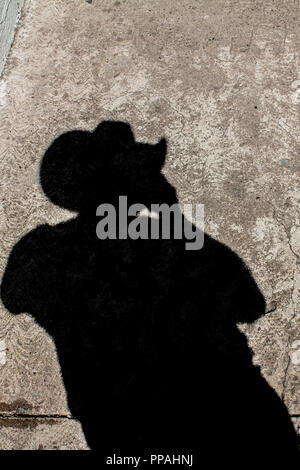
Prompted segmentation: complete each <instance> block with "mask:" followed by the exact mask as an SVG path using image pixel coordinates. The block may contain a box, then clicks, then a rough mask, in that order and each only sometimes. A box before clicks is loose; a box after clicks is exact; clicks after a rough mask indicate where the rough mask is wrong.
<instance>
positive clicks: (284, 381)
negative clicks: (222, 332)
mask: <svg viewBox="0 0 300 470" xmlns="http://www.w3.org/2000/svg"><path fill="white" fill-rule="evenodd" d="M267 203H268V204H269V205H270V206H271V207H272V211H273V217H274V219H275V220H276V222H277V223H278V224H279V225H280V226H281V227H283V230H284V232H285V235H286V238H287V241H288V245H289V249H290V251H291V253H292V255H293V257H294V258H295V267H294V271H293V287H292V289H291V304H292V307H293V315H292V317H291V319H290V321H289V325H291V323H292V321H293V320H294V318H295V317H296V305H295V301H294V292H295V274H296V271H297V262H298V259H299V256H298V255H297V253H295V251H294V249H293V247H292V244H291V229H290V231H288V229H287V228H286V226H285V224H284V223H283V222H282V220H280V219H279V218H278V215H277V212H276V207H275V206H274V205H273V204H272V203H271V202H270V201H267ZM290 340H291V335H289V337H288V341H289V343H290ZM287 354H288V360H287V365H286V367H285V370H284V375H283V382H282V393H281V396H280V398H281V400H282V401H283V402H284V401H285V396H286V386H287V379H288V371H289V367H290V364H291V357H290V355H289V353H288V351H287Z"/></svg>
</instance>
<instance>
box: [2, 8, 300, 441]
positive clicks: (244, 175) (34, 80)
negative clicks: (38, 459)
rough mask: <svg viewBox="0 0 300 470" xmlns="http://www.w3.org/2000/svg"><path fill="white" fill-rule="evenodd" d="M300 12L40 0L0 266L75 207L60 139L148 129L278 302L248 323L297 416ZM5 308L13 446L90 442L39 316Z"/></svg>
mask: <svg viewBox="0 0 300 470" xmlns="http://www.w3.org/2000/svg"><path fill="white" fill-rule="evenodd" d="M299 13H300V8H299V2H298V1H293V0H264V1H256V0H242V1H240V0H211V1H209V2H208V1H206V0H199V1H196V0H186V1H184V2H182V1H180V0H162V1H158V0H145V1H143V2H140V1H138V0H127V1H126V2H125V1H123V0H121V1H115V2H113V1H112V0H94V1H93V2H92V3H88V2H86V1H85V0H69V1H68V2H65V1H64V0H53V1H52V2H48V1H47V0H26V2H25V6H24V11H23V16H22V19H21V23H20V27H19V30H18V33H17V36H16V39H15V42H14V46H13V48H12V50H11V53H10V56H9V59H8V62H7V64H6V68H5V71H4V75H3V77H2V80H1V82H0V105H1V107H0V123H1V125H0V142H1V150H0V151H1V158H0V168H1V182H0V190H1V206H0V223H1V239H0V243H1V260H0V261H1V269H2V270H3V269H4V267H5V263H6V259H7V256H8V254H9V252H10V250H11V248H12V247H13V245H14V244H15V243H16V242H17V241H18V240H19V239H20V238H21V237H22V236H23V235H24V234H25V233H27V232H29V231H30V230H32V229H33V228H35V227H36V225H37V224H40V223H45V222H47V223H50V224H55V223H57V222H58V221H61V220H64V219H66V218H68V217H70V213H67V212H66V211H63V210H62V209H59V208H58V207H56V206H54V205H53V204H51V203H50V202H49V201H48V200H47V199H46V197H45V196H44V195H43V193H42V191H41V189H40V187H39V184H38V169H39V163H40V159H41V157H42V155H43V152H44V150H45V149H46V148H47V146H48V145H49V144H50V142H51V141H52V140H53V139H54V138H55V137H56V136H58V135H59V134H61V133H62V132H63V131H67V130H71V129H75V128H79V129H93V128H94V127H95V126H96V125H97V123H98V122H99V121H100V120H102V119H111V118H113V119H120V120H126V121H128V122H130V124H131V125H132V127H133V129H134V131H135V135H136V138H137V140H140V141H147V142H149V141H150V142H156V141H157V140H158V138H159V137H160V136H162V135H165V136H166V137H167V139H168V142H169V147H168V148H169V153H168V161H167V164H166V166H165V169H164V172H165V174H166V176H167V178H168V179H169V181H170V182H171V183H172V184H173V185H174V186H175V187H176V189H177V192H178V196H179V199H180V202H182V203H184V202H199V203H204V204H205V211H206V215H205V224H206V225H205V229H206V231H207V232H208V233H209V234H210V235H212V236H213V237H214V238H216V239H217V240H219V241H221V242H223V243H225V244H226V245H228V246H230V247H231V248H232V249H233V250H234V251H235V252H236V253H237V254H238V255H239V256H240V257H241V258H242V259H243V260H244V261H245V262H246V263H247V265H248V266H249V267H250V269H251V270H252V272H253V275H254V277H255V279H256V281H257V283H258V286H259V288H260V289H261V291H262V293H263V294H264V296H265V298H266V301H267V304H268V310H269V313H268V314H267V315H265V316H264V317H263V318H261V319H260V320H258V321H257V322H256V323H255V324H252V325H240V328H241V329H242V330H243V331H244V332H245V334H246V335H247V338H248V341H249V346H250V347H251V348H252V349H253V351H254V353H255V356H254V360H255V363H256V364H259V365H260V367H261V370H262V373H263V375H264V377H265V378H266V380H267V381H268V382H269V384H270V385H271V386H272V387H273V388H274V389H275V390H276V392H277V393H278V394H279V395H280V397H281V398H282V400H283V401H284V402H285V404H286V405H287V407H288V409H289V411H290V414H291V415H292V416H293V417H294V423H295V426H296V427H300V422H299V416H300V312H299V307H300V297H299V293H300V269H299V256H300V214H299V203H300V190H299V174H300V164H299V162H298V158H299V152H300V137H299V135H300V119H299V117H300V116H299V104H300V64H299V59H300V47H299V46H300V27H299V26H300V19H299V18H300V16H299ZM0 320H1V322H0V340H1V341H2V343H1V344H2V346H1V350H2V351H3V350H4V349H5V348H7V349H8V350H7V351H4V352H2V353H0V354H1V357H0V367H1V375H0V409H1V411H0V413H1V417H2V418H1V419H2V424H3V425H5V427H3V430H4V431H1V434H0V447H2V448H30V449H32V448H35V449H37V448H39V446H42V447H44V448H84V447H86V445H85V442H84V436H83V435H82V433H81V434H80V432H81V431H80V425H79V423H76V422H75V421H74V420H72V419H69V418H70V415H69V411H68V407H67V403H66V396H65V391H64V387H63V383H62V380H61V378H60V373H59V365H58V363H57V358H56V353H55V347H54V345H53V342H52V341H51V338H49V337H48V336H47V334H46V333H45V332H44V331H43V330H42V329H41V328H40V327H38V326H37V325H36V324H35V323H34V321H33V319H32V318H31V317H30V316H28V315H27V314H26V312H24V314H22V315H20V316H17V317H13V316H11V315H10V314H9V313H8V312H6V311H5V309H4V308H3V307H2V310H1V316H0ZM74 361H76V357H74ZM220 393H222V384H220ZM242 412H243V410H241V413H242ZM26 414H29V415H31V416H35V417H31V418H26V417H25V416H26ZM44 415H46V416H47V418H45V416H44ZM52 415H54V418H55V420H54V418H52V419H53V420H54V421H53V422H54V425H52V426H51V424H53V423H51V422H50V421H49V420H51V417H52ZM22 416H23V417H22ZM20 420H22V425H23V426H25V428H26V430H27V431H26V433H24V431H23V430H22V432H20V428H19V421H20ZM34 420H40V421H38V423H37V424H35V421H34ZM246 422H247V417H246V416H245V425H246ZM33 423H34V425H33Z"/></svg>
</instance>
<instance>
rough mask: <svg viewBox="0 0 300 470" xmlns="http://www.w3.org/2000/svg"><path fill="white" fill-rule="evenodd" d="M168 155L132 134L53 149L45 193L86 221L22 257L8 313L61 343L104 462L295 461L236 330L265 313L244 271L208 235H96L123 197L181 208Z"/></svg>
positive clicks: (112, 127)
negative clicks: (197, 241) (190, 241)
mask: <svg viewBox="0 0 300 470" xmlns="http://www.w3.org/2000/svg"><path fill="white" fill-rule="evenodd" d="M166 153H167V143H166V140H165V139H161V141H160V142H158V143H157V144H154V145H151V144H145V143H138V142H136V141H135V139H134V136H133V133H132V131H131V128H130V125H129V124H127V123H122V122H109V121H104V122H102V123H100V124H99V126H98V127H97V128H96V129H95V130H94V131H93V132H85V131H72V132H67V133H66V134H63V135H61V136H60V137H58V138H57V139H55V141H54V142H53V143H52V144H51V146H50V147H49V149H48V150H47V151H46V153H45V155H44V157H43V160H42V163H41V170H40V181H41V186H42V188H43V191H44V192H45V194H46V195H47V197H48V198H49V199H50V201H52V202H53V203H54V204H56V205H58V206H61V207H64V208H67V209H70V210H73V211H76V212H77V213H78V215H77V216H76V217H74V218H73V219H71V220H69V221H67V222H63V223H60V224H57V225H56V226H49V225H47V224H45V225H40V226H38V227H37V228H36V229H34V230H33V231H31V232H30V233H28V234H27V235H26V236H25V237H23V238H22V239H21V240H20V241H19V242H18V243H17V244H16V245H15V247H14V248H13V250H12V252H11V254H10V256H9V259H8V262H7V267H6V271H5V274H4V277H3V281H2V286H1V298H2V302H3V303H4V305H5V307H6V308H7V309H8V310H9V311H10V312H11V313H14V314H19V313H22V312H28V313H30V314H31V315H32V316H33V317H34V318H35V319H36V321H37V322H38V323H39V324H40V325H41V326H42V327H43V328H44V329H45V330H46V331H47V332H48V333H49V334H50V335H51V336H52V338H53V340H54V342H55V345H56V348H57V354H58V359H59V363H60V367H61V372H62V377H63V380H64V384H65V388H66V392H67V398H68V404H69V408H70V411H71V413H72V415H73V416H74V417H75V418H77V419H79V420H80V422H81V424H82V427H83V431H84V433H85V436H86V439H87V442H88V444H89V446H90V447H91V448H92V449H95V450H99V451H101V452H102V453H103V455H104V454H105V455H108V454H107V453H108V452H110V451H114V452H115V451H120V450H121V449H125V450H126V451H127V452H128V451H129V449H133V448H134V449H139V450H141V449H143V450H145V449H159V450H160V452H161V453H163V451H164V450H166V449H173V450H175V452H177V453H178V452H179V450H180V449H181V450H189V451H191V452H194V454H195V455H200V454H201V455H202V456H203V455H204V454H205V455H210V456H211V458H212V459H214V458H215V459H217V458H218V456H217V455H216V453H215V450H216V449H218V451H219V453H220V454H222V459H223V460H224V461H225V460H226V456H227V457H228V458H229V459H230V458H231V457H232V456H233V453H234V452H235V453H236V452H241V453H242V452H251V453H252V455H257V456H259V455H260V456H261V455H265V456H267V457H268V458H269V457H270V454H271V453H272V455H273V456H277V457H278V456H282V455H285V454H286V453H289V454H297V452H298V442H297V437H296V434H295V432H294V429H293V426H292V423H291V421H290V418H289V415H288V412H287V410H286V408H285V406H284V404H283V403H282V402H281V400H280V399H279V397H278V396H277V394H276V393H275V392H274V390H273V389H272V388H271V387H270V386H269V385H268V384H267V382H266V381H265V380H264V378H263V377H262V375H261V373H260V370H259V368H258V367H254V366H253V365H252V356H253V353H252V351H251V349H250V348H249V346H248V344H247V340H246V337H245V336H244V335H243V334H242V333H241V332H240V331H239V329H238V328H237V323H239V322H243V323H245V322H248V323H252V322H254V321H256V320H257V319H258V318H260V317H261V316H262V315H264V314H265V301H264V298H263V296H262V294H261V292H260V291H259V289H258V287H257V285H256V283H255V281H254V279H253V277H252V275H251V273H250V271H249V269H248V268H247V267H246V266H245V264H244V263H243V261H242V260H241V259H240V258H239V257H238V256H237V255H236V254H235V253H234V252H233V251H231V250H230V249H229V248H228V247H226V246H225V245H223V244H222V243H220V242H218V241H216V240H214V239H213V238H211V237H210V236H209V235H207V234H205V236H204V246H203V248H202V249H201V250H198V251H187V250H186V249H185V240H184V239H182V240H178V239H174V237H173V238H172V237H171V238H170V239H169V240H164V239H162V238H159V239H157V240H153V239H148V240H141V239H137V240H132V239H115V240H112V239H107V240H99V239H98V238H97V236H96V224H97V217H96V208H97V206H98V205H99V204H101V203H110V204H115V206H116V207H117V203H118V198H119V196H120V195H126V196H127V198H128V205H129V204H133V203H137V202H138V203H142V204H144V205H145V206H146V207H148V208H149V207H150V205H151V204H153V203H156V204H163V203H166V204H169V205H171V204H174V203H176V202H177V197H176V191H175V189H174V188H173V187H172V186H171V185H170V183H169V182H168V181H167V179H166V178H165V177H164V176H163V174H162V172H161V169H162V167H163V164H164V162H165V158H166ZM182 217H184V216H182ZM195 230H196V229H195ZM245 420H246V425H245ZM219 425H221V426H222V428H223V430H224V428H226V430H225V432H221V433H220V431H219V429H218V427H219ZM200 435H201V437H200ZM233 442H234V443H235V444H234V447H235V449H233V445H232V443H233ZM235 455H237V454H235ZM260 458H261V457H260Z"/></svg>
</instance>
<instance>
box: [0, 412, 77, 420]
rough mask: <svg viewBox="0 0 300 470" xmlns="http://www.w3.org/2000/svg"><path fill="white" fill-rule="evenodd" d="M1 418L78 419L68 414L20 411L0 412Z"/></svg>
mask: <svg viewBox="0 0 300 470" xmlns="http://www.w3.org/2000/svg"><path fill="white" fill-rule="evenodd" d="M0 419H44V420H47V419H49V420H53V419H61V420H64V419H67V420H70V421H72V420H73V421H74V420H76V418H75V417H73V416H67V415H35V414H19V413H15V414H10V415H6V414H3V413H1V414H0Z"/></svg>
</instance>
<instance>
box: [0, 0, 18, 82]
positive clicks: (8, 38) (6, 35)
mask: <svg viewBox="0 0 300 470" xmlns="http://www.w3.org/2000/svg"><path fill="white" fill-rule="evenodd" d="M23 3H24V0H2V2H1V3H0V76H1V74H2V71H3V69H4V65H5V61H6V58H7V55H8V53H9V49H10V46H11V44H12V42H13V39H14V35H15V29H16V25H17V23H18V21H19V18H20V15H21V10H22V6H23Z"/></svg>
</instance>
